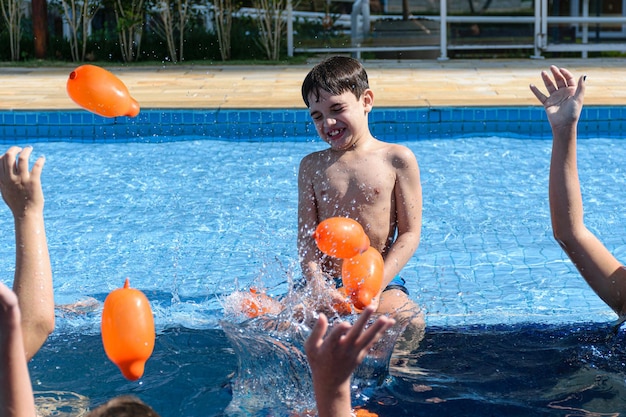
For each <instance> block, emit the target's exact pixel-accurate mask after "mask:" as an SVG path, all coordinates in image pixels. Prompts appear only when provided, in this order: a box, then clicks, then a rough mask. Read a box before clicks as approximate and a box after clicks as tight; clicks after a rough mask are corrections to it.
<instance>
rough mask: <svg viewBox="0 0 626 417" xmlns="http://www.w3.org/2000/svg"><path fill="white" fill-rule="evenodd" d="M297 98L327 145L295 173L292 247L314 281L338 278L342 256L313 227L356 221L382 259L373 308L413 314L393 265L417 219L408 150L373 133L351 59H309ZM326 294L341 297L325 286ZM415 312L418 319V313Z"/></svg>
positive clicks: (411, 240) (408, 247)
mask: <svg viewBox="0 0 626 417" xmlns="http://www.w3.org/2000/svg"><path fill="white" fill-rule="evenodd" d="M302 98H303V99H304V102H305V104H306V106H307V107H308V109H309V112H310V114H311V118H312V119H313V121H314V123H315V128H316V130H317V133H318V134H319V136H320V137H321V138H322V139H323V140H324V141H325V142H326V143H328V145H329V148H328V149H325V150H322V151H318V152H314V153H312V154H309V155H307V156H306V157H304V158H303V159H302V161H301V163H300V170H299V174H298V252H299V256H300V260H301V266H302V272H303V275H304V277H305V279H306V280H307V282H308V283H309V285H310V286H311V287H312V288H313V289H319V288H324V287H325V281H326V279H327V278H329V279H334V280H335V281H337V283H338V284H340V277H341V260H339V259H335V258H333V257H329V256H325V255H324V254H322V253H321V252H320V251H319V249H318V248H317V246H316V244H315V240H314V238H313V232H314V231H315V228H316V227H317V225H318V224H319V223H320V222H321V221H323V220H324V219H327V218H329V217H337V216H341V217H349V218H351V219H354V220H356V221H357V222H359V223H360V224H361V225H362V226H363V228H364V230H365V232H366V233H367V235H368V237H369V239H370V245H371V246H372V247H374V248H375V249H377V250H378V251H379V252H380V253H381V254H382V256H383V258H384V260H385V267H384V277H383V286H382V289H381V291H380V292H379V293H378V294H377V295H376V296H375V297H374V299H373V301H372V307H373V308H374V309H375V310H376V311H377V312H379V313H392V312H398V311H407V312H409V311H410V313H411V314H415V312H414V311H415V310H416V306H415V304H414V303H412V301H411V300H410V299H409V296H408V291H407V289H406V287H405V286H404V280H403V279H402V278H400V277H399V276H398V274H399V272H400V271H401V270H402V268H403V267H404V266H405V265H406V263H407V262H408V260H409V259H410V258H411V256H413V254H414V253H415V250H416V249H417V246H418V245H419V241H420V233H421V226H422V188H421V184H420V174H419V167H418V164H417V160H416V159H415V155H413V153H412V152H411V151H410V150H409V149H408V148H406V147H405V146H402V145H398V144H390V143H385V142H382V141H379V140H378V139H376V138H374V136H372V134H371V133H370V130H369V125H368V115H369V113H370V112H371V111H372V107H373V104H374V94H373V92H372V90H371V89H370V88H369V84H368V79H367V73H366V72H365V69H364V68H363V66H362V65H361V63H360V62H359V61H357V60H355V59H352V58H348V57H342V56H334V57H331V58H328V59H326V60H324V61H323V62H321V63H319V64H318V65H316V66H315V67H314V68H313V69H312V70H311V71H310V72H309V74H308V75H307V76H306V78H305V80H304V82H303V84H302ZM329 295H330V302H331V303H333V302H334V301H333V300H336V299H338V298H341V295H340V294H339V293H338V292H337V291H331V292H330V294H329ZM419 320H420V321H421V322H422V323H423V317H421V315H420V318H419Z"/></svg>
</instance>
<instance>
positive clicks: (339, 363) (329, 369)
mask: <svg viewBox="0 0 626 417" xmlns="http://www.w3.org/2000/svg"><path fill="white" fill-rule="evenodd" d="M373 312H374V309H373V308H372V307H367V308H366V309H365V310H364V311H363V313H362V314H361V316H360V317H359V319H358V320H357V321H356V322H355V323H354V325H353V326H350V324H348V323H346V322H340V323H336V324H335V325H334V326H333V329H332V330H331V331H330V333H329V334H328V335H327V336H326V337H324V335H325V334H326V331H327V329H328V320H327V319H326V316H324V315H323V314H320V316H319V318H318V320H317V322H316V323H315V326H314V327H313V330H312V332H311V334H310V335H309V337H308V338H307V340H306V342H305V344H304V349H305V352H306V355H307V359H308V361H309V365H310V366H311V373H312V376H313V389H314V391H315V400H316V402H317V412H318V416H319V417H349V416H351V412H352V404H351V400H350V377H351V375H352V372H353V371H354V369H355V368H356V367H357V366H358V365H359V364H360V363H361V362H362V361H363V359H364V358H365V356H366V355H367V353H368V352H369V349H370V348H371V346H372V345H373V344H374V343H375V342H376V341H377V340H378V339H379V338H380V337H381V336H382V334H383V332H384V331H385V330H387V329H388V328H389V327H391V326H392V325H393V324H394V320H393V319H390V318H389V317H386V316H380V317H379V318H378V319H377V320H376V321H375V322H374V323H373V324H372V325H371V326H370V327H368V328H367V329H365V325H366V324H367V321H368V320H369V318H370V317H371V316H372V314H373Z"/></svg>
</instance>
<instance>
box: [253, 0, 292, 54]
mask: <svg viewBox="0 0 626 417" xmlns="http://www.w3.org/2000/svg"><path fill="white" fill-rule="evenodd" d="M253 5H254V8H255V9H256V12H257V23H258V27H259V42H260V43H261V46H262V47H263V49H264V50H265V54H266V56H267V59H269V60H271V61H278V59H279V58H280V41H281V39H282V36H283V31H284V28H285V20H284V19H283V14H284V12H285V9H286V7H287V1H286V0H253Z"/></svg>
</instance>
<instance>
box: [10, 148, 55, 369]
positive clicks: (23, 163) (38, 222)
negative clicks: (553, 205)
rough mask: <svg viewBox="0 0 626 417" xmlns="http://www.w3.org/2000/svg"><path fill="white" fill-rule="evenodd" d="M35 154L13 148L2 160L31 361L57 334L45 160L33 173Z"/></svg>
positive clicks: (16, 282)
mask: <svg viewBox="0 0 626 417" xmlns="http://www.w3.org/2000/svg"><path fill="white" fill-rule="evenodd" d="M31 152H32V148H31V147H26V148H24V149H21V148H19V147H16V146H13V147H11V148H10V149H9V150H8V151H7V152H6V153H5V154H4V155H2V156H0V191H1V192H2V198H3V199H4V201H5V203H6V204H7V206H9V208H10V209H11V212H12V214H13V219H14V224H15V277H14V281H13V291H15V293H16V294H17V298H18V300H19V303H20V309H21V317H22V334H23V337H24V350H25V352H26V357H27V359H29V360H30V359H31V358H32V357H33V356H34V355H35V353H37V351H38V350H39V348H40V347H41V345H43V343H44V342H45V341H46V339H47V338H48V336H49V335H50V333H51V332H52V331H53V330H54V295H53V287H52V269H51V266H50V256H49V253H48V244H47V241H46V230H45V226H44V218H43V207H44V197H43V191H42V188H41V171H42V169H43V165H44V158H39V159H38V160H37V161H36V162H35V164H34V165H33V168H32V171H31V172H29V171H28V161H29V157H30V154H31ZM18 154H19V159H18ZM16 160H18V162H17V165H16Z"/></svg>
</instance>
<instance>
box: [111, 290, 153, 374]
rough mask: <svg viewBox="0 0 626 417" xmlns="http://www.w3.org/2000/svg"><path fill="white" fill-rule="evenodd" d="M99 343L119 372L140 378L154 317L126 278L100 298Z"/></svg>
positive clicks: (146, 303) (144, 297)
mask: <svg viewBox="0 0 626 417" xmlns="http://www.w3.org/2000/svg"><path fill="white" fill-rule="evenodd" d="M101 330H102V344H103V345H104V351H105V352H106V354H107V356H108V357H109V359H110V360H111V362H113V363H114V364H116V365H117V367H118V368H120V371H122V375H124V377H126V378H127V379H129V380H131V381H134V380H136V379H139V378H141V376H142V375H143V372H144V367H145V364H146V361H147V360H148V359H149V358H150V355H152V351H153V350H154V340H155V337H156V335H155V330H154V317H153V316H152V309H151V308H150V302H149V301H148V298H147V297H146V296H145V295H144V293H143V292H141V291H139V290H137V289H134V288H130V284H129V281H128V278H126V281H125V282H124V287H123V288H118V289H116V290H113V291H111V293H110V294H109V295H108V296H107V298H106V299H105V300H104V307H103V308H102V327H101Z"/></svg>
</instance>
